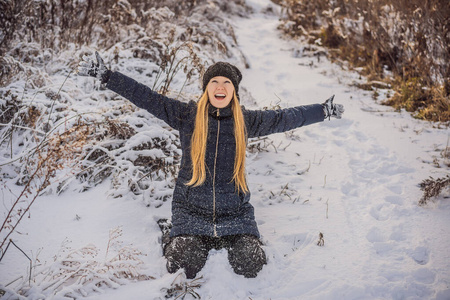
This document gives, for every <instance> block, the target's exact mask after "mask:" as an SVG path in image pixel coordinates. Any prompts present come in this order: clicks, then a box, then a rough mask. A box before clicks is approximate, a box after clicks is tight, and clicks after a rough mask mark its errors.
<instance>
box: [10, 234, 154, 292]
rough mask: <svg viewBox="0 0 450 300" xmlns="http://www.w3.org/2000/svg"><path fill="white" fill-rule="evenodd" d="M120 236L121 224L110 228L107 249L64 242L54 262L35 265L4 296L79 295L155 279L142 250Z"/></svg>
mask: <svg viewBox="0 0 450 300" xmlns="http://www.w3.org/2000/svg"><path fill="white" fill-rule="evenodd" d="M121 236H122V230H121V228H115V229H112V230H111V231H110V234H109V242H108V247H107V250H106V253H101V251H100V249H98V248H97V247H96V246H95V245H92V244H90V245H87V246H85V247H82V248H80V249H75V250H73V249H70V248H69V247H68V245H67V244H64V245H63V247H64V248H63V249H61V251H60V253H59V254H58V255H57V256H55V258H54V262H53V263H52V264H51V265H49V266H47V267H44V268H43V269H39V268H38V269H34V270H33V272H32V277H31V278H30V279H29V278H25V279H23V282H22V283H21V284H18V285H17V286H18V287H17V288H13V289H10V290H6V291H5V294H6V295H5V298H7V299H12V298H14V299H28V296H30V297H32V298H33V299H49V298H52V299H53V298H56V299H60V298H61V299H62V298H72V299H77V298H80V297H86V296H88V295H89V294H92V293H93V292H101V291H102V290H104V289H106V288H117V287H118V286H120V285H123V284H126V283H127V282H128V281H129V280H133V281H143V280H151V279H154V278H153V277H152V276H150V275H147V274H146V272H145V270H144V269H143V268H142V265H143V261H142V260H141V257H142V256H143V253H142V252H141V251H140V250H139V249H136V248H134V247H132V246H123V245H122V242H121V241H120V237H121ZM101 254H104V256H102V255H101ZM29 280H31V282H32V283H33V284H32V285H31V286H30V285H29V284H28V281H29Z"/></svg>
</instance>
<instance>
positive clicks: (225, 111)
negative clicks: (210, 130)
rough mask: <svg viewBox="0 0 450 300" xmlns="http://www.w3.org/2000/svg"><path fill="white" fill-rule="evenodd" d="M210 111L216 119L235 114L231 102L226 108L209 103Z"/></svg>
mask: <svg viewBox="0 0 450 300" xmlns="http://www.w3.org/2000/svg"><path fill="white" fill-rule="evenodd" d="M208 113H209V115H210V116H212V117H214V118H216V119H223V118H227V117H231V116H233V111H232V110H231V102H230V104H228V106H226V107H224V108H216V107H214V106H212V105H211V104H210V105H208Z"/></svg>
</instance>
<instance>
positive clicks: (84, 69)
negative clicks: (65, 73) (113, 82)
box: [78, 51, 111, 83]
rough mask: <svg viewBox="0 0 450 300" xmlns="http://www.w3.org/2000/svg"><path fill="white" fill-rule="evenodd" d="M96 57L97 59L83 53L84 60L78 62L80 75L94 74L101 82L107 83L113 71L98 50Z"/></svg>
mask: <svg viewBox="0 0 450 300" xmlns="http://www.w3.org/2000/svg"><path fill="white" fill-rule="evenodd" d="M95 57H96V59H97V61H94V60H93V59H92V58H90V57H88V56H85V55H83V60H82V61H80V63H79V64H78V75H80V76H92V77H95V78H97V79H99V80H100V82H101V83H107V82H108V80H109V77H110V76H111V71H110V70H108V68H107V67H106V66H105V63H104V62H103V59H102V58H101V57H100V54H98V52H97V51H95Z"/></svg>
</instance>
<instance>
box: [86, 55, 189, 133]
mask: <svg viewBox="0 0 450 300" xmlns="http://www.w3.org/2000/svg"><path fill="white" fill-rule="evenodd" d="M95 56H96V58H95V60H93V59H91V58H89V57H86V56H85V57H83V61H81V62H80V64H79V67H78V75H81V76H91V77H95V78H97V79H99V80H100V81H101V82H102V83H103V84H106V87H107V88H108V89H110V90H111V91H113V92H116V93H117V94H119V95H121V96H122V97H124V98H126V99H128V100H130V101H131V102H132V103H134V104H135V105H136V106H138V107H140V108H143V109H146V110H147V111H148V112H150V113H151V114H153V115H154V116H155V117H157V118H159V119H161V120H163V121H164V122H166V123H167V124H168V125H169V126H171V127H172V128H174V129H176V130H179V129H180V127H181V124H182V120H183V114H184V113H186V111H187V109H188V104H187V103H184V102H181V101H178V100H175V99H172V98H169V97H166V96H163V95H161V94H158V93H157V92H155V91H153V90H152V89H151V88H149V87H148V86H146V85H143V84H141V83H139V82H137V81H136V80H134V79H132V78H130V77H128V76H125V75H123V74H122V73H120V72H111V71H110V70H108V68H106V66H105V64H104V63H103V59H102V58H101V57H100V55H99V54H98V53H97V52H95Z"/></svg>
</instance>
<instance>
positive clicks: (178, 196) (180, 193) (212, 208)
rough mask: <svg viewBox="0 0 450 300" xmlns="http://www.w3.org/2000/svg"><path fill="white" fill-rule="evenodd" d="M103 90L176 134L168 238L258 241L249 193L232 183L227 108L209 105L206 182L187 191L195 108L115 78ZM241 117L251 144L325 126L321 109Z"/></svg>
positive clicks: (232, 148)
mask: <svg viewBox="0 0 450 300" xmlns="http://www.w3.org/2000/svg"><path fill="white" fill-rule="evenodd" d="M107 88H109V89H110V90H112V91H114V92H116V93H118V94H119V95H121V96H123V97H125V98H127V99H128V100H130V101H131V102H133V103H134V104H135V105H137V106H138V107H141V108H144V109H146V110H147V111H149V112H150V113H152V114H153V115H154V116H155V117H157V118H159V119H161V120H163V121H165V122H166V123H167V124H168V125H169V126H171V127H172V128H174V129H176V130H178V131H179V132H180V140H181V147H182V151H183V156H182V159H181V167H180V171H179V174H178V179H177V183H176V186H175V190H174V193H173V202H172V223H173V227H172V231H171V236H178V235H205V236H216V237H220V236H227V235H235V234H251V235H254V236H257V237H259V232H258V228H257V225H256V222H255V215H254V209H253V206H252V205H251V204H250V203H249V201H250V193H247V194H244V193H242V192H236V189H235V185H234V182H233V181H232V177H233V170H234V156H235V151H236V149H235V148H236V143H235V139H234V128H233V126H234V125H233V124H234V122H233V115H232V111H231V108H230V107H226V108H221V109H217V108H215V107H213V106H212V105H209V116H210V118H209V123H208V128H209V132H208V141H207V148H206V158H205V159H206V166H207V178H206V181H205V183H204V184H202V185H201V186H198V187H192V186H187V185H186V184H185V183H186V182H188V181H189V180H190V179H191V177H192V173H191V172H192V171H191V168H192V167H191V165H192V163H191V156H190V141H191V136H192V133H193V131H194V123H195V122H194V121H195V115H196V108H197V104H196V102H194V101H191V102H189V103H184V102H180V101H178V100H174V99H170V98H168V97H165V96H162V95H160V94H158V93H156V92H154V91H152V90H151V89H150V88H149V87H147V86H145V85H142V84H140V83H138V82H136V81H135V80H133V79H131V78H129V77H127V76H125V75H123V74H121V73H119V72H114V73H112V74H111V77H110V79H109V81H108V83H107ZM242 109H243V114H244V119H245V124H246V126H247V134H248V137H249V138H252V137H258V136H264V135H268V134H271V133H276V132H284V131H288V130H291V129H294V128H297V127H300V126H305V125H310V124H313V123H316V122H321V121H323V120H324V112H323V108H322V106H321V105H320V104H313V105H307V106H298V107H292V108H287V109H281V110H246V109H245V108H244V107H242Z"/></svg>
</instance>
